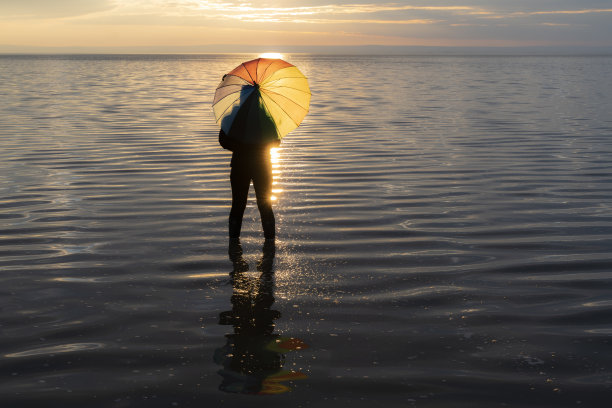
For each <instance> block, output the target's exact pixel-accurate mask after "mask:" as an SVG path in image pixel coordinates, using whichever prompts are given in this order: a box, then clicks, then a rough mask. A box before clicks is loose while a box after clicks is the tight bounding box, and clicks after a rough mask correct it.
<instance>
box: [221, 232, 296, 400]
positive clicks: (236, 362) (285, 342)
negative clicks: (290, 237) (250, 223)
mask: <svg viewBox="0 0 612 408" xmlns="http://www.w3.org/2000/svg"><path fill="white" fill-rule="evenodd" d="M228 253H229V257H230V260H231V261H232V264H233V270H232V272H231V274H230V277H231V282H232V287H233V294H232V299H231V302H232V310H229V311H226V312H222V313H221V314H220V315H219V324H222V325H231V326H233V329H234V330H233V333H232V334H227V335H226V336H225V337H226V339H227V342H226V344H225V346H223V347H221V348H219V349H217V350H216V352H215V362H216V363H217V364H220V365H222V366H223V369H221V370H219V374H220V375H221V376H222V377H223V381H222V383H221V385H220V386H219V389H220V390H222V391H225V392H231V393H240V394H278V393H283V392H286V391H288V390H289V387H287V386H286V385H284V384H281V382H283V381H291V380H296V379H301V378H305V377H306V376H305V375H304V374H303V373H300V372H293V371H285V370H283V369H282V367H283V365H284V362H285V356H284V354H285V353H287V352H288V351H291V350H299V349H303V348H306V347H307V346H306V345H305V344H304V343H303V342H302V341H301V340H299V339H295V338H284V337H280V336H279V335H278V334H275V333H274V320H275V319H278V318H279V317H280V315H281V314H280V312H279V311H277V310H272V304H273V303H274V274H273V269H272V267H273V263H274V254H275V245H274V241H273V240H266V242H265V244H264V247H263V254H262V258H261V260H260V261H259V263H258V265H257V270H258V271H259V272H261V275H260V277H259V278H252V277H249V276H247V275H245V274H244V272H246V271H247V270H248V264H247V263H246V262H245V261H244V259H243V258H242V247H241V245H240V241H239V240H237V239H235V240H230V246H229V250H228Z"/></svg>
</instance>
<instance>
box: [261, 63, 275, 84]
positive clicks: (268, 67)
mask: <svg viewBox="0 0 612 408" xmlns="http://www.w3.org/2000/svg"><path fill="white" fill-rule="evenodd" d="M272 64H273V63H272V62H270V63H269V64H268V66H267V67H266V69H264V72H263V75H262V76H261V79H262V80H263V79H264V78H266V73H267V72H268V70H269V69H270V67H271V66H272Z"/></svg>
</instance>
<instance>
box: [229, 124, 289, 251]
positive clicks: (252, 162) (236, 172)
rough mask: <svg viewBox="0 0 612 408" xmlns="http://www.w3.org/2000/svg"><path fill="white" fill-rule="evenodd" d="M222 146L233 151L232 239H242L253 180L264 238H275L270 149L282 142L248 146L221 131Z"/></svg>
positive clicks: (231, 178) (230, 223)
mask: <svg viewBox="0 0 612 408" xmlns="http://www.w3.org/2000/svg"><path fill="white" fill-rule="evenodd" d="M219 143H220V144H221V146H223V148H224V149H227V150H229V151H231V152H232V153H233V154H232V161H231V164H230V165H231V167H232V170H231V172H230V180H231V184H232V209H231V210H230V215H229V236H230V238H239V237H240V230H241V228H242V217H243V215H244V209H245V208H246V204H247V198H248V195H249V186H250V184H251V181H252V182H253V187H254V188H255V196H256V197H257V208H259V214H260V216H261V225H262V227H263V232H264V237H265V238H266V239H274V236H275V233H276V226H275V220H274V212H273V211H272V161H271V157H270V149H271V148H272V147H276V146H278V145H279V144H280V141H276V142H272V143H267V144H246V143H241V142H238V141H237V140H236V139H233V138H230V137H229V136H227V135H226V134H225V132H224V131H223V130H221V131H219Z"/></svg>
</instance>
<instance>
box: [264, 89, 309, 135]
mask: <svg viewBox="0 0 612 408" xmlns="http://www.w3.org/2000/svg"><path fill="white" fill-rule="evenodd" d="M264 93H266V91H264ZM268 98H270V97H269V96H268ZM270 99H272V98H270ZM261 100H262V101H263V103H264V105H266V108H267V107H268V104H267V103H266V101H265V99H264V98H261ZM272 102H274V100H273V101H272ZM274 103H275V104H276V106H278V107H279V108H280V110H282V111H283V112H284V113H285V115H287V117H288V118H289V119H290V120H291V121H292V122H293V123H294V124H295V126H296V127H297V126H300V124H299V123H295V120H293V118H292V117H291V115H289V113H287V111H286V110H285V109H283V107H282V106H281V105H280V104H278V103H276V102H274ZM306 111H307V112H308V110H306Z"/></svg>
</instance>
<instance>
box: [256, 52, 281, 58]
mask: <svg viewBox="0 0 612 408" xmlns="http://www.w3.org/2000/svg"><path fill="white" fill-rule="evenodd" d="M259 58H272V59H283V54H280V53H278V52H264V53H263V54H259Z"/></svg>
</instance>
